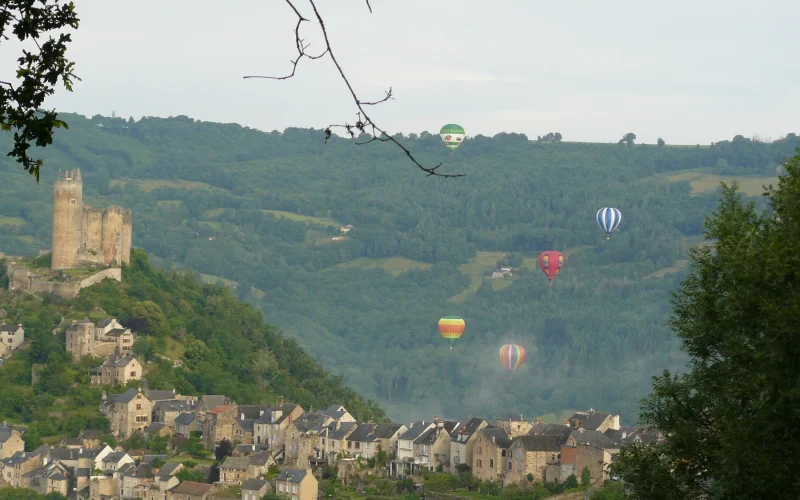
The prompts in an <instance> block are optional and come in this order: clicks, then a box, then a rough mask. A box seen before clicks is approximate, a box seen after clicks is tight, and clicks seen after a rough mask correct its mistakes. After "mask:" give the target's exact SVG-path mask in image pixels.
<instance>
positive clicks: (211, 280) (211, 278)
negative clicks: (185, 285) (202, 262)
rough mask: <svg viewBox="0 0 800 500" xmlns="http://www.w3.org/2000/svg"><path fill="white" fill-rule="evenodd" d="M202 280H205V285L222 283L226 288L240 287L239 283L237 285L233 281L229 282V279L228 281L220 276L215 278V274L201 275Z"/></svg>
mask: <svg viewBox="0 0 800 500" xmlns="http://www.w3.org/2000/svg"><path fill="white" fill-rule="evenodd" d="M200 279H202V280H203V283H213V284H216V283H217V282H222V284H224V285H225V286H228V287H237V286H239V283H237V282H235V281H232V280H229V279H226V278H222V277H220V276H214V275H213V274H203V273H200Z"/></svg>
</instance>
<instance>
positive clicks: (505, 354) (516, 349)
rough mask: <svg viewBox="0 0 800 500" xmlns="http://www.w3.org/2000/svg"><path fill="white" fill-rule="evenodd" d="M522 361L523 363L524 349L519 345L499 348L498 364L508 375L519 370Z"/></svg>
mask: <svg viewBox="0 0 800 500" xmlns="http://www.w3.org/2000/svg"><path fill="white" fill-rule="evenodd" d="M523 361H525V349H523V348H522V346H521V345H517V344H506V345H504V346H503V347H501V348H500V362H502V363H503V366H505V368H506V371H508V372H509V373H511V372H513V371H514V370H516V369H517V368H519V367H520V366H521V365H522V362H523Z"/></svg>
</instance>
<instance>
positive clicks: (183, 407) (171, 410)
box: [153, 399, 194, 431]
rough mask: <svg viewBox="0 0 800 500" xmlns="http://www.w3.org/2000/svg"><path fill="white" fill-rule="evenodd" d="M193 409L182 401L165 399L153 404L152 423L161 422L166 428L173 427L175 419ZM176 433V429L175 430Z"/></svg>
mask: <svg viewBox="0 0 800 500" xmlns="http://www.w3.org/2000/svg"><path fill="white" fill-rule="evenodd" d="M193 408H194V407H193V406H192V405H191V404H190V402H189V401H186V400H183V399H166V400H159V401H154V402H153V422H161V423H162V424H164V425H166V426H168V427H173V428H174V427H175V419H176V418H178V415H181V414H182V413H188V412H189V411H191V410H192V409H193ZM176 431H177V429H176Z"/></svg>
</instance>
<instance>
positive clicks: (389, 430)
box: [345, 424, 407, 459]
mask: <svg viewBox="0 0 800 500" xmlns="http://www.w3.org/2000/svg"><path fill="white" fill-rule="evenodd" d="M406 430H407V428H406V426H405V425H402V424H361V425H358V426H357V427H356V428H355V429H354V430H353V431H352V432H351V433H350V435H349V436H348V437H347V438H346V439H345V442H346V443H347V444H346V446H347V452H348V453H349V454H350V455H351V456H354V457H358V456H360V457H363V458H366V459H369V458H373V457H374V456H375V454H376V453H378V449H382V450H383V451H385V452H386V453H387V458H393V456H394V449H395V448H396V446H397V439H398V437H400V436H401V435H402V434H403V433H405V431H406Z"/></svg>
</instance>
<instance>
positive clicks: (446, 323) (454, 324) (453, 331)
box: [439, 316, 467, 343]
mask: <svg viewBox="0 0 800 500" xmlns="http://www.w3.org/2000/svg"><path fill="white" fill-rule="evenodd" d="M466 327H467V324H466V323H465V322H464V319H463V318H461V317H459V316H445V317H444V318H442V319H440V320H439V333H440V334H441V335H442V337H444V338H445V339H447V340H449V341H450V342H451V343H452V342H453V341H454V340H457V339H459V338H461V336H462V335H463V334H464V329H465V328H466Z"/></svg>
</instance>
